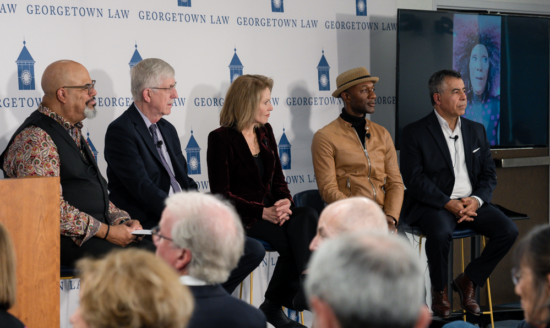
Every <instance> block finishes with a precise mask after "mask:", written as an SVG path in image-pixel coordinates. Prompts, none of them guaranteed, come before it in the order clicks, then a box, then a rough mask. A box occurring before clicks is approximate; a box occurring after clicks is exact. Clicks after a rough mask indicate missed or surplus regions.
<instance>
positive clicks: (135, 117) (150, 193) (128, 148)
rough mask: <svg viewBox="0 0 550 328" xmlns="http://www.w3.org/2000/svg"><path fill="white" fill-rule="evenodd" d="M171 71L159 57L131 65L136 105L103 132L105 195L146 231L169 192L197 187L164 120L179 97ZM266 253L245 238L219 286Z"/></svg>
mask: <svg viewBox="0 0 550 328" xmlns="http://www.w3.org/2000/svg"><path fill="white" fill-rule="evenodd" d="M175 74H176V72H175V70H174V68H173V67H172V66H171V65H170V64H168V63H167V62H165V61H164V60H162V59H159V58H147V59H144V60H142V61H140V62H139V63H138V64H137V65H135V66H134V67H132V70H131V72H130V75H131V89H132V96H133V97H134V103H133V104H132V105H130V107H129V108H128V109H127V110H126V111H125V112H124V113H122V115H120V116H119V117H118V118H117V119H115V120H114V121H113V122H112V123H111V124H109V127H108V128H107V133H106V135H105V160H106V161H107V164H108V167H107V177H108V180H109V192H110V194H109V196H110V197H111V199H112V201H113V203H114V204H115V205H116V206H118V207H120V208H121V209H123V210H125V211H127V212H128V213H129V214H130V215H131V217H132V219H136V220H139V221H140V222H141V224H142V226H143V227H144V228H145V229H151V228H152V227H154V226H156V225H158V224H159V220H160V217H161V214H162V211H163V210H164V200H165V199H166V198H167V197H168V196H169V195H172V194H174V193H177V192H180V191H182V190H189V191H195V190H197V189H198V185H197V183H196V182H195V181H194V180H193V179H192V178H191V177H189V175H188V171H187V168H188V165H187V161H186V160H185V156H184V155H183V152H182V149H181V144H180V137H179V135H178V132H177V130H176V127H175V126H174V125H172V124H171V123H170V122H168V121H167V120H165V119H164V118H163V117H164V116H165V115H170V113H171V112H172V105H173V103H174V99H176V98H178V91H177V90H176V79H175ZM264 255H265V250H264V248H263V246H262V245H261V244H260V242H258V241H256V240H254V239H252V238H245V254H244V256H243V257H242V258H241V261H240V262H239V265H238V266H237V268H236V269H235V270H234V271H233V272H232V274H231V275H230V277H229V279H228V280H227V281H226V282H224V284H223V287H224V288H225V289H226V290H227V292H228V293H232V292H233V290H234V289H235V288H236V287H237V286H238V285H239V284H240V283H241V281H243V280H244V279H245V278H246V277H247V276H248V275H249V274H250V272H252V271H253V270H254V269H255V268H257V267H258V265H259V264H260V262H261V261H262V260H263V258H264Z"/></svg>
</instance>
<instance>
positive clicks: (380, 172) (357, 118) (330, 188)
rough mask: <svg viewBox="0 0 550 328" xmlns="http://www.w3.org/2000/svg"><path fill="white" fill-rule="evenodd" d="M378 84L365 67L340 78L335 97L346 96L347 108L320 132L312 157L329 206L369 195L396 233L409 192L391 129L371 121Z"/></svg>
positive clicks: (353, 70)
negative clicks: (376, 85) (375, 86)
mask: <svg viewBox="0 0 550 328" xmlns="http://www.w3.org/2000/svg"><path fill="white" fill-rule="evenodd" d="M378 80H379V79H378V78H377V77H374V76H371V75H370V73H369V71H368V70H367V69H366V68H364V67H358V68H354V69H351V70H349V71H346V72H344V73H342V74H340V75H339V76H338V77H337V78H336V85H337V86H338V89H337V90H336V91H334V93H333V94H332V96H333V97H336V98H342V101H343V102H344V108H343V109H342V113H341V114H340V116H339V117H338V118H337V119H336V120H334V121H332V122H331V123H329V124H328V125H326V126H325V127H323V128H322V129H320V130H319V131H317V132H316V133H315V136H314V137H313V143H312V145H311V153H312V158H313V167H314V169H315V177H316V179H317V187H318V188H319V193H320V194H321V197H322V198H323V200H324V201H325V202H326V203H327V204H330V203H333V202H335V201H337V200H340V199H345V198H349V197H353V196H365V197H368V198H370V199H372V200H374V201H375V202H376V203H378V205H380V207H381V208H382V210H383V211H384V213H385V214H386V219H387V221H388V227H389V229H390V232H392V233H394V232H395V231H396V228H395V227H396V225H397V221H398V220H399V213H400V212H401V205H402V203H403V193H404V188H403V182H402V180H401V174H400V172H399V165H398V164H397V154H396V151H395V147H394V145H393V141H392V138H391V136H390V134H389V132H388V130H386V129H385V128H384V127H382V126H380V125H378V124H376V123H374V122H372V121H370V120H368V119H367V118H366V114H372V113H374V106H375V104H376V94H375V93H374V84H375V83H376V82H378Z"/></svg>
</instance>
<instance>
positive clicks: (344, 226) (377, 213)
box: [309, 197, 388, 251]
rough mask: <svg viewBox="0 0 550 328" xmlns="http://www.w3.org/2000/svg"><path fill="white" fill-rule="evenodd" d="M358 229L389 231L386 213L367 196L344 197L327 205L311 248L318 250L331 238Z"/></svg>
mask: <svg viewBox="0 0 550 328" xmlns="http://www.w3.org/2000/svg"><path fill="white" fill-rule="evenodd" d="M358 230H369V231H373V232H374V231H376V232H379V233H383V234H387V233H388V224H387V222H386V215H385V214H384V212H382V209H380V206H379V205H378V204H376V203H375V202H374V201H372V200H371V199H369V198H366V197H351V198H347V199H342V200H339V201H337V202H334V203H332V204H330V205H329V206H327V207H325V209H324V210H323V212H322V213H321V216H320V217H319V224H318V225H317V235H315V238H314V239H313V240H312V241H311V244H310V245H309V249H311V250H312V251H314V250H316V249H317V248H319V246H321V244H322V243H323V242H324V241H325V240H326V239H329V238H332V237H334V236H338V235H340V234H341V233H344V232H352V231H358Z"/></svg>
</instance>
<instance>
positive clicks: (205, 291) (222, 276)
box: [153, 192, 267, 328]
mask: <svg viewBox="0 0 550 328" xmlns="http://www.w3.org/2000/svg"><path fill="white" fill-rule="evenodd" d="M153 241H154V242H155V245H156V246H157V256H158V257H160V258H163V259H164V260H166V262H168V264H170V265H171V266H172V267H173V268H174V269H176V270H177V271H178V272H179V274H180V275H181V278H180V280H181V282H182V283H183V284H185V285H187V286H188V287H189V288H190V289H191V292H192V293H193V296H194V297H195V310H194V312H193V316H192V317H191V321H189V326H188V327H189V328H195V327H201V328H205V327H206V328H208V327H245V328H246V327H252V328H256V327H258V328H259V327H262V328H265V327H266V325H267V322H266V318H265V316H264V314H263V313H262V312H261V311H260V310H258V309H256V308H254V307H252V306H250V305H248V304H246V303H245V302H243V301H241V300H239V299H236V298H234V297H231V295H229V294H228V293H227V292H226V291H225V290H224V289H223V288H222V287H221V285H220V284H221V283H222V282H224V281H226V280H227V277H229V273H230V272H231V270H232V269H233V268H235V267H236V266H237V262H238V261H239V258H240V256H241V255H242V253H243V247H244V229H243V227H242V224H241V221H240V219H239V217H238V215H237V213H236V212H235V210H234V209H233V207H232V206H231V205H229V204H228V203H225V202H223V201H221V200H219V199H218V198H216V197H215V196H212V195H207V194H201V193H197V192H182V193H177V194H175V195H173V196H170V197H169V198H168V199H167V200H166V208H165V209H164V211H163V212H162V217H161V219H160V225H159V226H158V227H155V228H154V229H153Z"/></svg>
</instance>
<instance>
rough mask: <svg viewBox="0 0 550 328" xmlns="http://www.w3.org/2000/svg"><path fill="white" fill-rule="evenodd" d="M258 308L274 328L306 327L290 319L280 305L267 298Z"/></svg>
mask: <svg viewBox="0 0 550 328" xmlns="http://www.w3.org/2000/svg"><path fill="white" fill-rule="evenodd" d="M260 310H261V311H262V312H263V313H264V314H265V317H266V319H267V322H269V323H270V324H272V325H273V326H274V327H275V328H307V327H306V326H304V325H301V324H299V323H298V322H296V321H292V320H290V318H289V317H287V316H286V315H285V313H284V312H283V308H282V307H281V306H280V305H277V304H275V303H272V302H270V301H269V300H267V299H266V300H264V302H263V303H262V305H260Z"/></svg>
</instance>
